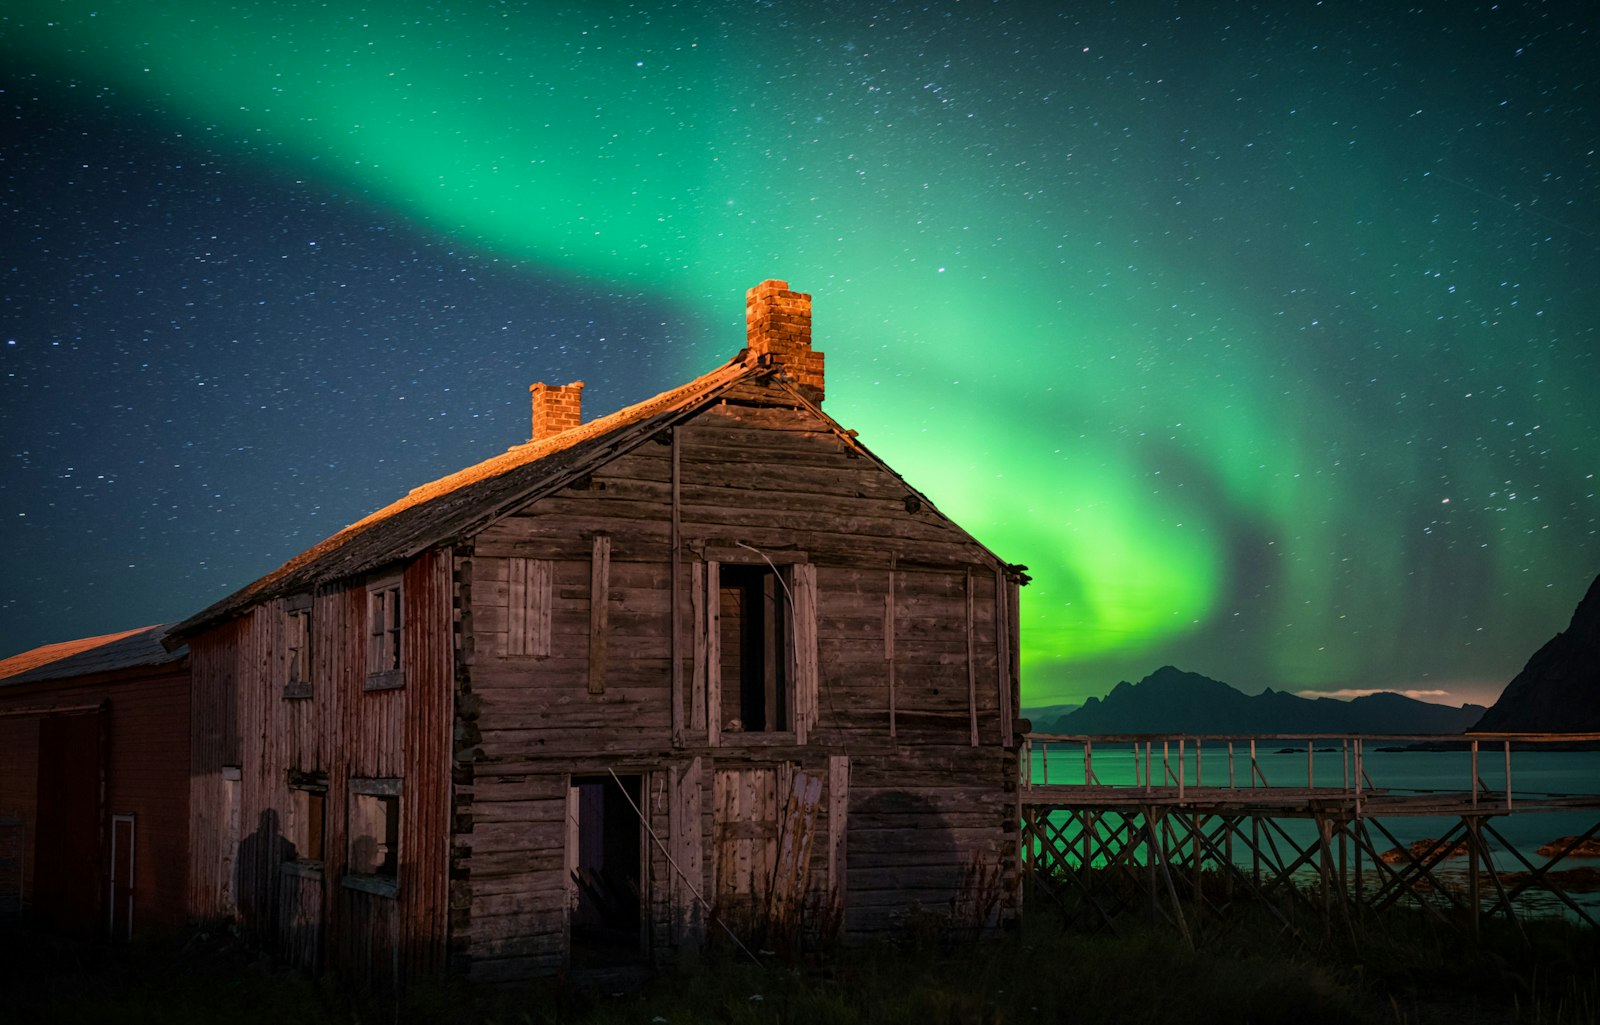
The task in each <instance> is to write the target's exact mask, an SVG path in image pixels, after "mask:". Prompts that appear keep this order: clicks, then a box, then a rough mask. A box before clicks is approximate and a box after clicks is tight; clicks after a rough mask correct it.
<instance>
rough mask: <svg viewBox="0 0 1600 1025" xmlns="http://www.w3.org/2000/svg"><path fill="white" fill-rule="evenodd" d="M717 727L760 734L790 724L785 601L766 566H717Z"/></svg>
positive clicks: (776, 576)
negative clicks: (719, 709)
mask: <svg viewBox="0 0 1600 1025" xmlns="http://www.w3.org/2000/svg"><path fill="white" fill-rule="evenodd" d="M720 574H721V576H720V579H719V588H718V591H719V606H720V607H719V610H718V611H719V613H720V616H721V633H720V636H719V638H718V639H719V641H720V647H721V654H722V664H721V666H720V669H721V676H722V695H721V699H722V700H721V707H722V716H721V724H722V729H723V731H725V732H729V733H739V732H744V733H766V732H774V731H782V730H788V729H790V728H791V726H790V705H791V703H792V695H791V693H790V676H791V674H790V670H789V663H790V659H791V655H790V651H789V644H790V641H789V602H788V598H787V594H786V588H785V586H784V584H785V581H784V580H783V579H781V577H780V576H779V573H778V571H777V570H774V569H773V568H772V567H771V566H761V565H735V564H728V563H724V564H722V566H721V567H720Z"/></svg>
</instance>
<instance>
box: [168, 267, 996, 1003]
mask: <svg viewBox="0 0 1600 1025" xmlns="http://www.w3.org/2000/svg"><path fill="white" fill-rule="evenodd" d="M747 320H748V346H747V347H746V348H745V349H744V350H743V351H741V352H740V353H739V354H738V355H737V356H736V357H734V358H733V359H732V360H731V361H730V362H728V363H727V364H726V365H724V366H721V367H719V368H717V369H716V370H713V371H711V372H710V373H708V374H706V375H704V376H702V377H700V378H697V379H695V380H693V381H690V382H689V383H687V384H685V385H683V386H681V387H679V388H676V389H674V390H672V391H669V392H666V393H664V394H661V395H658V396H656V397H654V398H651V399H648V400H646V401H644V402H641V403H638V404H637V405H633V406H629V407H627V408H625V409H622V410H620V411H618V412H615V413H612V414H610V415H608V416H604V417H600V418H598V419H594V420H590V421H588V422H584V421H583V419H582V417H581V416H580V409H579V398H580V394H581V391H582V388H583V385H582V383H581V382H579V383H574V384H569V385H563V386H559V387H555V386H548V385H545V384H536V385H533V386H532V389H531V390H532V399H533V432H532V438H531V440H529V441H527V442H525V443H522V444H518V445H516V446H514V447H512V448H511V449H510V450H509V451H507V452H505V453H504V454H502V455H499V456H496V457H494V458H491V459H489V460H487V461H485V462H483V463H480V464H478V465H476V466H473V467H470V468H468V469H465V470H462V471H461V472H459V473H455V474H453V475H451V476H448V477H444V478H443V479H441V480H438V481H435V482H433V483H431V484H427V485H424V486H422V487H419V488H416V489H415V490H413V491H412V492H411V493H410V494H408V495H407V496H406V497H404V498H402V499H400V500H399V501H397V502H395V503H394V504H392V505H390V506H388V507H387V508H384V509H381V510H379V511H378V512H376V513H374V514H372V515H371V516H369V517H367V518H366V519H364V520H361V521H360V522H358V523H356V524H354V525H352V526H350V527H348V528H346V529H345V530H343V531H341V532H340V533H338V534H336V535H334V536H333V537H331V538H329V539H328V540H326V541H324V542H323V543H321V544H319V545H317V546H316V547H314V548H312V549H311V550H309V551H307V552H305V553H304V554H302V555H300V556H298V557H296V558H294V559H293V560H291V561H290V562H289V563H287V564H286V565H284V566H283V567H282V568H280V569H278V570H277V571H276V572H273V573H271V574H269V575H268V576H266V577H264V578H262V579H261V580H258V581H256V582H255V583H253V584H251V585H249V586H248V587H245V588H244V589H243V590H241V591H239V592H238V593H237V594H234V595H233V596H232V597H229V598H227V599H225V600H223V601H221V602H219V603H218V604H216V605H214V606H212V607H211V608H208V609H206V610H205V611H203V612H201V613H199V614H197V615H196V616H194V617H192V618H191V619H189V620H187V621H186V622H184V623H181V624H179V625H178V627H176V628H175V630H174V632H173V640H174V641H175V642H180V643H187V644H188V645H189V648H190V651H191V652H192V656H191V657H192V664H193V673H194V681H195V700H194V736H195V740H194V772H195V781H194V785H195V800H194V804H193V808H194V813H193V821H192V824H191V830H192V836H193V843H192V851H193V860H192V863H191V867H190V887H191V891H192V896H191V906H192V908H193V909H194V910H195V911H196V912H197V913H199V914H205V915H237V917H238V918H239V920H240V921H241V922H242V923H243V924H244V926H245V927H246V928H247V929H248V930H250V932H251V934H252V935H254V936H256V937H257V938H258V939H259V940H260V941H262V942H263V943H265V944H268V945H269V946H272V947H275V948H276V949H277V951H278V952H279V953H280V955H282V956H284V957H286V958H288V959H290V960H293V961H295V962H298V963H300V964H303V965H307V966H313V967H314V966H317V965H319V964H333V965H337V966H338V967H339V970H340V971H341V972H342V973H344V974H345V975H346V976H347V977H349V976H357V977H362V976H365V977H367V978H369V979H381V978H382V977H386V976H389V975H391V974H395V975H399V976H407V975H410V974H412V973H417V972H428V971H435V970H439V969H441V968H444V967H450V968H453V969H455V970H459V971H464V972H466V973H468V974H469V975H471V976H472V977H475V978H483V979H508V978H520V977H526V976H529V975H538V974H547V973H551V972H556V971H561V970H564V969H565V968H567V967H572V966H581V965H585V964H603V963H607V962H611V961H649V960H655V961H660V960H662V959H664V958H670V957H673V956H676V955H677V954H678V953H679V952H681V951H684V950H686V949H691V948H693V947H695V946H696V945H698V944H699V943H701V942H703V941H705V940H707V939H708V938H713V937H720V936H724V935H725V934H726V931H729V930H731V931H732V932H734V933H735V934H737V935H739V936H740V937H741V938H742V939H743V940H744V941H749V940H750V939H752V938H762V939H764V940H765V942H768V943H774V942H796V941H804V940H806V939H812V940H814V939H816V938H817V937H819V936H826V935H831V934H833V933H834V932H836V931H838V930H840V929H842V930H843V933H844V935H845V937H846V938H847V939H848V938H853V937H862V936H869V935H872V934H874V933H877V932H881V931H884V930H890V929H895V928H899V927H900V925H901V924H902V923H903V921H904V920H905V918H906V917H907V916H908V915H916V914H919V913H920V914H925V915H929V916H940V917H942V918H943V919H944V920H946V921H949V922H953V923H956V924H966V925H972V926H979V927H981V926H985V925H993V924H994V923H995V922H996V921H999V920H1001V919H1003V918H1006V917H1008V916H1012V915H1014V914H1015V912H1016V904H1017V900H1018V896H1019V889H1018V887H1019V881H1018V880H1019V877H1018V868H1017V835H1016V833H1017V828H1018V821H1019V808H1018V803H1017V802H1018V795H1017V786H1016V781H1017V757H1018V755H1017V741H1018V739H1019V738H1018V734H1017V732H1016V724H1015V722H1014V719H1013V717H1014V716H1015V715H1016V710H1017V699H1018V670H1017V593H1018V587H1019V585H1021V584H1022V583H1024V582H1025V581H1026V577H1025V575H1024V574H1023V572H1022V568H1021V567H1017V566H1012V565H1008V564H1007V563H1005V562H1003V561H1001V560H1000V559H999V558H997V557H996V556H995V555H994V554H993V553H991V552H990V551H989V550H988V549H986V548H985V547H984V546H983V545H981V544H980V543H978V542H977V541H976V540H974V539H973V538H972V537H971V536H970V535H968V534H967V533H966V532H964V531H963V530H962V529H961V528H959V527H958V526H957V525H955V524H954V523H952V522H951V521H950V520H948V519H946V518H945V517H944V516H943V515H942V514H940V513H939V511H938V510H937V509H935V508H934V506H933V505H932V503H930V502H929V501H928V499H927V498H926V497H924V496H923V495H922V494H920V493H919V492H918V491H916V490H915V489H914V488H912V487H911V486H909V485H908V484H907V483H906V482H905V481H904V480H902V479H901V478H900V477H899V476H898V475H896V474H895V473H894V472H893V471H891V470H890V469H889V468H888V467H887V466H885V465H884V464H883V463H882V462H881V461H880V460H879V459H878V458H876V457H875V456H873V455H872V453H870V452H869V451H867V449H866V448H864V447H863V446H862V445H861V444H860V443H859V442H858V441H857V440H856V437H855V434H854V432H852V431H848V430H846V429H844V428H843V427H841V426H840V425H839V424H838V423H836V422H835V421H834V420H833V419H831V418H830V417H829V416H828V415H827V414H825V413H823V412H822V411H821V409H820V406H821V404H822V401H823V392H824V379H823V356H822V353H820V352H816V351H813V349H812V347H811V297H810V296H808V295H804V294H800V293H796V292H793V291H790V290H789V288H788V285H787V284H786V283H784V282H781V281H767V282H764V283H762V284H761V285H759V286H757V287H756V288H754V289H752V290H751V291H750V293H749V295H748V308H747ZM724 926H726V927H727V930H724V928H723V927H724Z"/></svg>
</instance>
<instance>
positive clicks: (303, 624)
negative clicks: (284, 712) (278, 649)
mask: <svg viewBox="0 0 1600 1025" xmlns="http://www.w3.org/2000/svg"><path fill="white" fill-rule="evenodd" d="M313 636H314V635H313V632H312V618H311V595H309V594H297V595H294V596H293V597H290V598H287V599H285V601H284V605H283V651H284V683H283V697H284V700H285V701H294V700H301V699H304V698H309V697H311V695H312V685H311V676H312V661H311V657H312V645H313V643H314V642H313Z"/></svg>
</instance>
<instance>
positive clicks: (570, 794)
mask: <svg viewBox="0 0 1600 1025" xmlns="http://www.w3.org/2000/svg"><path fill="white" fill-rule="evenodd" d="M566 805H567V812H566V825H565V828H564V829H563V830H562V837H563V845H562V846H563V849H564V850H565V851H566V854H565V856H564V858H563V861H562V865H563V871H562V874H561V882H562V891H563V893H564V894H565V896H564V897H563V902H564V904H565V907H564V909H563V911H562V914H561V949H562V950H564V951H567V952H568V953H570V952H571V950H572V915H573V912H575V911H576V910H577V909H578V788H577V787H575V786H573V785H572V780H571V778H570V777H569V778H568V780H567V801H566Z"/></svg>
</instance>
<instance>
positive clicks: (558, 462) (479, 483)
mask: <svg viewBox="0 0 1600 1025" xmlns="http://www.w3.org/2000/svg"><path fill="white" fill-rule="evenodd" d="M745 357H746V354H745V353H743V352H741V353H740V354H739V355H738V356H736V357H734V358H733V359H732V360H730V361H729V362H727V363H726V364H724V365H723V366H721V367H718V368H717V369H716V370H713V371H711V372H710V373H709V374H705V375H703V376H701V377H697V378H695V379H694V380H692V381H690V382H689V383H687V384H684V385H680V386H679V387H677V388H674V389H672V390H670V391H665V392H662V393H661V394H660V395H656V396H655V397H653V398H649V399H646V400H644V401H643V402H638V403H635V404H633V405H631V406H626V407H624V408H622V409H619V410H617V411H616V412H615V413H611V414H609V415H607V416H603V417H600V418H598V419H595V420H591V421H589V422H588V423H586V424H582V425H581V426H578V427H574V428H572V429H571V430H567V431H563V432H562V433H560V434H556V435H553V436H551V437H548V438H543V439H540V440H537V441H530V442H527V443H525V444H521V445H514V446H512V447H511V448H510V449H508V450H507V451H506V452H504V453H502V454H500V455H497V456H494V457H492V458H490V459H486V460H484V461H483V462H481V463H478V464H476V465H474V466H469V467H467V468H466V469H464V470H459V471H457V472H456V473H452V474H450V475H448V476H446V477H441V478H439V479H438V480H436V481H433V482H432V483H430V484H424V485H422V486H421V487H416V488H412V489H411V491H410V492H409V493H407V494H406V496H405V497H404V498H401V499H400V500H398V501H396V502H391V503H390V504H389V505H387V506H384V507H383V508H382V509H379V510H378V511H377V512H375V513H373V514H372V515H370V516H367V517H365V518H363V519H361V520H358V521H356V522H355V523H352V524H351V525H350V526H348V527H345V528H344V529H343V530H341V531H339V532H338V533H337V534H334V535H333V536H332V537H330V538H328V539H327V540H325V541H323V542H321V543H320V544H317V545H315V546H313V547H312V548H310V549H308V550H306V551H304V552H302V553H301V554H299V555H297V556H295V557H294V558H292V559H290V560H289V561H288V562H286V563H284V564H283V565H282V566H280V567H279V568H278V569H276V570H274V571H273V572H271V573H269V574H267V575H266V576H264V577H262V578H261V579H259V580H257V581H255V582H254V583H252V584H248V585H246V586H245V587H243V588H241V589H240V590H238V591H236V592H234V593H233V594H231V595H229V596H228V597H226V598H224V599H222V600H221V601H219V602H217V603H216V604H214V605H211V606H210V607H208V608H206V609H204V610H202V611H200V612H198V613H196V614H195V615H193V616H190V617H189V618H188V619H186V620H184V621H183V622H181V623H178V624H177V625H176V626H174V627H173V628H172V630H171V632H170V636H169V639H168V643H169V644H171V643H182V641H183V640H184V639H187V638H188V637H191V636H193V635H194V634H196V633H198V632H199V631H201V630H204V629H206V628H208V627H210V626H213V625H215V624H217V623H220V622H222V621H223V620H225V619H229V618H231V617H232V616H234V615H236V614H238V613H239V612H242V611H243V610H244V609H245V608H247V607H249V606H250V605H253V604H255V603H257V602H261V601H266V600H268V599H270V598H275V597H280V596H282V595H285V594H293V593H297V592H301V591H305V590H308V589H310V588H312V587H314V586H316V585H317V584H320V583H324V582H327V581H331V580H340V579H345V578H349V577H353V576H356V575H358V574H361V573H366V572H370V571H371V570H374V569H378V568H380V567H382V566H385V565H389V564H392V563H395V562H399V561H401V560H404V559H407V558H410V557H411V556H413V555H416V554H417V553H418V552H422V551H425V550H427V549H428V548H431V547H433V546H434V545H437V544H440V543H442V542H444V541H447V540H449V539H451V538H455V537H460V536H464V535H466V534H470V533H472V532H474V531H475V530H477V529H479V528H481V527H482V526H484V525H485V524H487V523H489V522H490V521H492V520H494V519H495V518H496V517H498V516H500V515H501V514H503V513H505V512H506V511H508V510H510V509H511V508H514V507H516V506H519V505H521V504H523V503H524V502H526V501H528V500H529V499H532V498H535V497H537V496H538V495H539V494H541V493H544V492H547V491H550V490H554V489H555V488H557V487H561V486H564V485H565V484H566V483H568V482H569V481H571V480H574V479H576V478H578V477H581V476H582V475H583V474H584V473H586V472H588V471H589V470H590V469H592V468H593V467H595V466H597V465H599V464H601V463H604V462H606V461H608V460H610V459H611V458H613V457H614V456H616V455H619V454H621V453H622V452H624V451H626V450H627V449H629V448H632V447H633V446H634V445H637V444H639V443H640V442H641V441H643V440H645V439H646V438H648V437H649V436H650V435H652V434H654V433H655V432H656V431H657V430H659V429H660V428H662V427H664V426H666V425H667V424H668V423H670V422H672V421H674V420H676V419H679V418H681V417H682V416H684V415H686V414H689V413H692V412H694V411H695V410H698V409H700V408H701V407H703V406H705V405H707V404H709V403H711V402H714V401H716V399H717V398H718V397H720V396H721V395H722V394H724V393H725V392H727V391H728V390H729V389H730V388H732V387H733V386H734V385H737V384H739V383H740V382H742V381H746V380H750V379H754V378H762V377H767V376H770V375H772V374H773V373H774V372H775V369H776V368H774V367H772V366H769V365H766V364H764V363H761V362H758V361H755V360H747V359H746V358H745ZM795 397H796V399H797V400H799V401H803V400H800V398H799V395H798V393H797V394H796V396H795Z"/></svg>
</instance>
